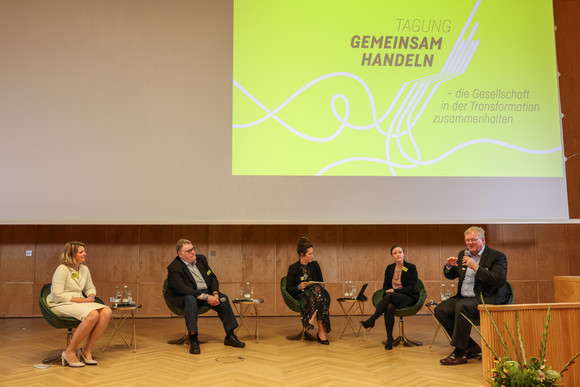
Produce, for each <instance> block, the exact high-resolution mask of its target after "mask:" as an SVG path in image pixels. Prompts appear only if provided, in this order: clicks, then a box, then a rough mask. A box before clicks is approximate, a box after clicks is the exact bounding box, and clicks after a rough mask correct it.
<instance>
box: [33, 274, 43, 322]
mask: <svg viewBox="0 0 580 387" xmlns="http://www.w3.org/2000/svg"><path fill="white" fill-rule="evenodd" d="M43 286H44V284H41V283H38V282H35V283H33V284H32V317H42V312H41V311H40V305H39V304H38V296H39V295H40V291H41V290H42V287H43Z"/></svg>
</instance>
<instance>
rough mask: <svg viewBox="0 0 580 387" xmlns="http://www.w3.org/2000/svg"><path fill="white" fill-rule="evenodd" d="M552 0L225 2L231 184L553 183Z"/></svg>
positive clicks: (556, 166)
mask: <svg viewBox="0 0 580 387" xmlns="http://www.w3.org/2000/svg"><path fill="white" fill-rule="evenodd" d="M554 45H555V42H554V27H553V13H552V2H551V0H534V1H529V0H509V1H505V0H479V1H477V0H471V1H469V0H465V1H457V0H410V1H385V0H365V1H357V2H355V1H337V0H333V1H325V0H315V1H313V0H293V1H286V2H283V1H271V0H235V1H234V66H233V69H234V74H233V125H232V174H233V175H301V176H309V175H322V176H328V175H337V176H495V177H502V176H506V177H562V176H563V160H562V158H563V156H562V148H561V130H560V109H559V99H558V79H557V69H556V57H555V46H554Z"/></svg>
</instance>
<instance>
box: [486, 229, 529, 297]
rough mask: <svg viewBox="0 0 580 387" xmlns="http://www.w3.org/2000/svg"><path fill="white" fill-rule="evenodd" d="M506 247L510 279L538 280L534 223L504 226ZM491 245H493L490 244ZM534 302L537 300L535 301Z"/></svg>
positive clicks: (505, 252) (508, 277)
mask: <svg viewBox="0 0 580 387" xmlns="http://www.w3.org/2000/svg"><path fill="white" fill-rule="evenodd" d="M503 236H504V241H505V245H504V249H503V250H502V251H503V253H504V254H505V255H506V257H507V263H508V274H507V279H508V281H510V282H512V281H514V280H524V281H537V279H538V269H537V264H536V249H535V242H536V235H535V228H534V225H533V224H506V225H504V227H503ZM490 247H493V245H491V244H490ZM533 302H537V300H536V301H533Z"/></svg>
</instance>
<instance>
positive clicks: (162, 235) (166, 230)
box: [139, 225, 177, 284]
mask: <svg viewBox="0 0 580 387" xmlns="http://www.w3.org/2000/svg"><path fill="white" fill-rule="evenodd" d="M176 242H177V241H174V240H173V227H172V226H168V225H164V226H140V230H139V281H140V282H157V283H159V284H162V283H163V281H164V280H165V278H167V265H169V264H170V263H171V261H172V260H173V258H174V256H173V252H174V251H175V243H176Z"/></svg>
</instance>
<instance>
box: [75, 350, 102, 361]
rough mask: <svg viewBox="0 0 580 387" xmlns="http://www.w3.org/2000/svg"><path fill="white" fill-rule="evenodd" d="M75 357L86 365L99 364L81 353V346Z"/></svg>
mask: <svg viewBox="0 0 580 387" xmlns="http://www.w3.org/2000/svg"><path fill="white" fill-rule="evenodd" d="M77 357H78V358H79V360H80V361H82V362H84V363H85V364H86V365H97V364H99V362H98V361H96V360H91V359H87V358H86V356H85V354H84V353H83V350H82V348H79V350H78V351H77Z"/></svg>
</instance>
